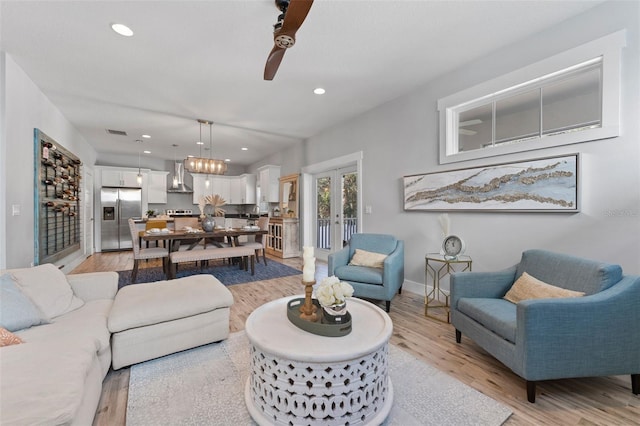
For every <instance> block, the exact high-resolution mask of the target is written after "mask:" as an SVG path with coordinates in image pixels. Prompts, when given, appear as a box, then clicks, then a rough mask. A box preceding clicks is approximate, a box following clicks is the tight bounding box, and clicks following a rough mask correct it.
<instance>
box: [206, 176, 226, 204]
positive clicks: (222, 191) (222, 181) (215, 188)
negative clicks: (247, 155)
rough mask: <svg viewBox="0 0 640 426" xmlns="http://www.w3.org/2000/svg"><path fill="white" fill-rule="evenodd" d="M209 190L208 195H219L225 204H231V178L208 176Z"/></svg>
mask: <svg viewBox="0 0 640 426" xmlns="http://www.w3.org/2000/svg"><path fill="white" fill-rule="evenodd" d="M209 180H210V182H211V183H210V185H209V188H210V189H211V191H210V194H212V195H216V194H218V195H220V196H221V197H222V198H224V200H225V201H226V202H227V204H231V203H230V202H229V199H230V198H231V178H229V177H226V176H209Z"/></svg>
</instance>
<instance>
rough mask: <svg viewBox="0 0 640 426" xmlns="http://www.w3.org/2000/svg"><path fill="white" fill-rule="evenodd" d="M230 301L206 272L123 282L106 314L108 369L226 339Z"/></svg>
mask: <svg viewBox="0 0 640 426" xmlns="http://www.w3.org/2000/svg"><path fill="white" fill-rule="evenodd" d="M231 305H233V295H232V294H231V292H230V291H229V290H228V289H227V288H226V287H225V286H224V285H223V284H222V283H221V282H220V281H218V280H217V279H216V278H214V277H213V276H211V275H193V276H190V277H185V278H180V279H176V280H171V281H159V282H154V283H147V284H133V285H128V286H126V287H123V288H122V289H120V290H119V291H118V293H117V294H116V297H115V300H114V302H113V306H112V308H111V312H110V314H109V320H108V325H109V331H110V332H111V333H113V334H112V336H111V352H112V365H113V369H114V370H117V369H119V368H122V367H126V366H128V365H131V364H136V363H138V362H142V361H147V360H150V359H153V358H158V357H161V356H164V355H168V354H171V353H174V352H178V351H183V350H185V349H191V348H194V347H196V346H201V345H205V344H207V343H211V342H217V341H220V340H224V339H226V338H227V336H228V335H229V311H230V306H231Z"/></svg>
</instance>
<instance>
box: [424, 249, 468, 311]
mask: <svg viewBox="0 0 640 426" xmlns="http://www.w3.org/2000/svg"><path fill="white" fill-rule="evenodd" d="M424 259H425V268H424V278H425V287H424V288H425V291H424V293H425V296H424V314H425V316H427V317H429V318H433V319H435V320H438V321H442V322H444V320H443V319H442V318H441V317H437V316H434V315H429V308H432V309H435V308H440V309H444V310H445V311H446V312H447V323H449V321H450V318H449V312H450V310H449V295H448V294H447V293H445V292H444V291H442V289H440V281H441V280H442V279H443V278H444V277H446V276H447V275H449V274H450V273H451V272H465V271H471V262H472V260H471V257H470V256H465V255H460V256H458V257H456V258H454V259H449V258H445V257H444V255H442V254H440V253H427V254H426V256H425V258H424ZM457 265H460V266H459V267H458V266H457ZM456 268H457V269H456ZM429 280H431V283H432V286H431V291H428V290H427V289H428V287H427V284H429ZM441 296H443V297H444V302H442V300H441V298H440V297H441Z"/></svg>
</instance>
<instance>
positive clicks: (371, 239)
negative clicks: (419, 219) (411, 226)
mask: <svg viewBox="0 0 640 426" xmlns="http://www.w3.org/2000/svg"><path fill="white" fill-rule="evenodd" d="M397 246H398V240H397V239H396V237H394V236H393V235H386V234H353V235H352V236H351V240H350V241H349V250H350V253H349V254H350V256H353V253H354V252H355V250H356V249H361V250H367V251H372V252H376V253H383V254H391V253H393V251H394V250H395V249H396V247H397Z"/></svg>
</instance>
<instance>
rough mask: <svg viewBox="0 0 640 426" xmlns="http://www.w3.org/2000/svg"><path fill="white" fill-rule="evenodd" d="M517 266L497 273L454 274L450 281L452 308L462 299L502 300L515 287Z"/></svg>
mask: <svg viewBox="0 0 640 426" xmlns="http://www.w3.org/2000/svg"><path fill="white" fill-rule="evenodd" d="M515 277H516V266H512V267H510V268H507V269H504V270H502V271H497V272H453V273H452V274H451V280H450V290H451V307H452V308H454V309H455V308H456V307H457V306H458V299H460V298H461V297H486V298H493V299H497V298H501V297H502V296H504V295H505V294H506V293H507V291H508V290H509V288H511V286H512V285H513V282H514V281H515Z"/></svg>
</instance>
